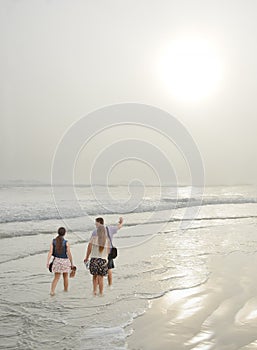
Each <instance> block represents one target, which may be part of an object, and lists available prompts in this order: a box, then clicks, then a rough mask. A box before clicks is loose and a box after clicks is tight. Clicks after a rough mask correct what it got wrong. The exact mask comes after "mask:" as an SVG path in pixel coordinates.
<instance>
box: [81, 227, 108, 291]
mask: <svg viewBox="0 0 257 350" xmlns="http://www.w3.org/2000/svg"><path fill="white" fill-rule="evenodd" d="M109 250H110V244H109V239H108V237H107V234H106V229H105V227H104V226H103V225H100V226H99V227H98V228H97V235H96V236H92V237H91V239H90V241H89V243H88V247H87V253H86V256H85V259H84V262H85V263H86V262H87V261H88V258H89V256H90V264H89V270H90V273H91V275H93V293H94V295H96V293H97V286H98V285H99V293H100V295H103V288H104V283H103V278H104V276H106V275H107V273H108V254H109Z"/></svg>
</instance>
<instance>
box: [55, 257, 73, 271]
mask: <svg viewBox="0 0 257 350" xmlns="http://www.w3.org/2000/svg"><path fill="white" fill-rule="evenodd" d="M70 268H71V263H70V260H69V259H63V258H54V262H53V272H58V273H65V272H67V273H69V272H70Z"/></svg>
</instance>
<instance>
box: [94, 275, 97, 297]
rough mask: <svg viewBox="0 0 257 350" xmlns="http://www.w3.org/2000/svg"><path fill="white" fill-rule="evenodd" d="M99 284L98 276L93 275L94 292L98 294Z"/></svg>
mask: <svg viewBox="0 0 257 350" xmlns="http://www.w3.org/2000/svg"><path fill="white" fill-rule="evenodd" d="M97 285H98V276H97V275H93V293H94V295H96V292H97Z"/></svg>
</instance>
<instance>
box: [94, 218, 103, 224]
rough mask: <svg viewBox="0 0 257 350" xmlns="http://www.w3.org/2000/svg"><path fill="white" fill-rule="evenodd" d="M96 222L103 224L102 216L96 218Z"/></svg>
mask: <svg viewBox="0 0 257 350" xmlns="http://www.w3.org/2000/svg"><path fill="white" fill-rule="evenodd" d="M95 221H96V222H99V224H101V225H103V224H104V219H103V218H96V219H95Z"/></svg>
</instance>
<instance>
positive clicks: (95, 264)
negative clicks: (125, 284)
mask: <svg viewBox="0 0 257 350" xmlns="http://www.w3.org/2000/svg"><path fill="white" fill-rule="evenodd" d="M89 271H90V273H91V275H100V276H106V275H107V272H108V265H107V260H105V259H101V258H91V259H90V264H89Z"/></svg>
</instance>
